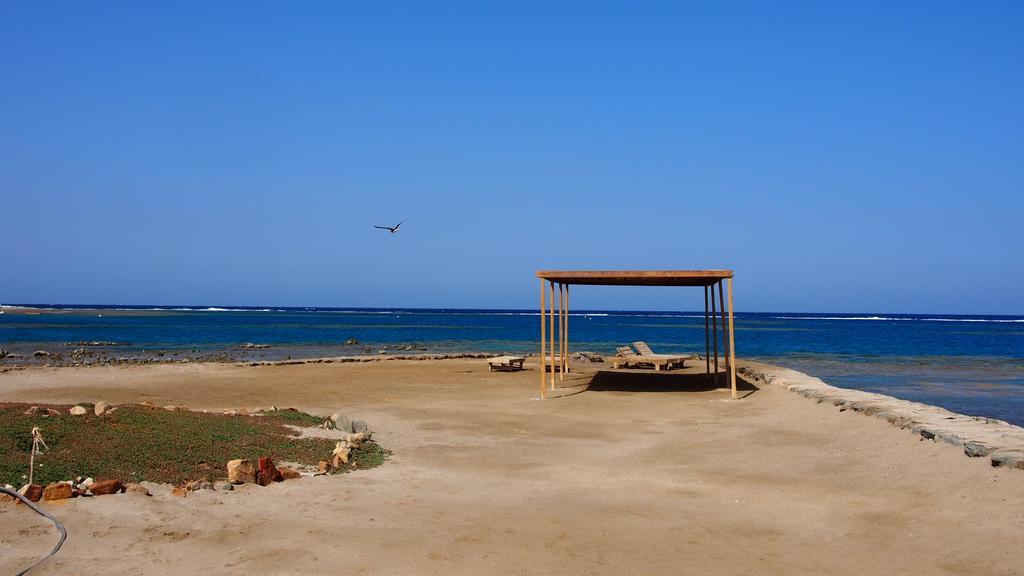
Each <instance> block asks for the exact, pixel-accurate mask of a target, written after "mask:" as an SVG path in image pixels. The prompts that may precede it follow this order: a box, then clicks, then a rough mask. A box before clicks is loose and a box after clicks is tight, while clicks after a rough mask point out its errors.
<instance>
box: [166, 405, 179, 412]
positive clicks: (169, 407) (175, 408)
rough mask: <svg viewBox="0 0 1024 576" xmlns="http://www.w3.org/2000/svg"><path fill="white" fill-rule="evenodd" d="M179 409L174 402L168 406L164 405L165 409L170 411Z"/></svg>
mask: <svg viewBox="0 0 1024 576" xmlns="http://www.w3.org/2000/svg"><path fill="white" fill-rule="evenodd" d="M177 409H178V407H177V406H175V405H173V404H168V405H167V406H164V410H167V411H168V412H174V411H175V410H177Z"/></svg>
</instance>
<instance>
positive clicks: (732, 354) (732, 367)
mask: <svg viewBox="0 0 1024 576" xmlns="http://www.w3.org/2000/svg"><path fill="white" fill-rule="evenodd" d="M728 282H729V378H730V380H731V383H732V399H733V400H735V399H736V398H737V396H736V331H735V328H734V327H733V321H732V278H729V279H728Z"/></svg>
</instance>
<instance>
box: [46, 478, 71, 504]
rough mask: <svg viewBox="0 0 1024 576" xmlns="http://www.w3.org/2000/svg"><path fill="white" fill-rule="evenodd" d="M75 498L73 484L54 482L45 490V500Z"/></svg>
mask: <svg viewBox="0 0 1024 576" xmlns="http://www.w3.org/2000/svg"><path fill="white" fill-rule="evenodd" d="M68 498H74V494H73V493H72V490H71V484H68V483H67V482H54V483H53V484H50V485H49V486H47V487H46V488H44V489H43V500H66V499H68Z"/></svg>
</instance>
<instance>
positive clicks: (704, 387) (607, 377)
mask: <svg viewBox="0 0 1024 576" xmlns="http://www.w3.org/2000/svg"><path fill="white" fill-rule="evenodd" d="M718 389H724V390H728V386H720V385H716V384H715V376H714V374H666V373H663V372H618V371H616V372H610V371H603V370H602V371H599V372H597V373H596V374H594V377H593V378H592V379H591V380H590V384H589V385H587V391H588V392H710V391H711V390H718ZM736 389H737V390H738V391H743V392H746V394H743V395H742V396H741V397H746V396H749V395H750V394H753V393H754V392H756V391H757V390H758V388H757V386H754V385H753V384H751V383H750V382H747V381H746V380H744V379H742V378H737V379H736Z"/></svg>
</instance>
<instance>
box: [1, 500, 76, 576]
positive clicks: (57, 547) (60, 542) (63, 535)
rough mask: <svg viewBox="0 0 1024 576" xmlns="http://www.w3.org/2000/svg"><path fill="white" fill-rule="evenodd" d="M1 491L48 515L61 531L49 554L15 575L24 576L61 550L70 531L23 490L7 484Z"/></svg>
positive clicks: (43, 514)
mask: <svg viewBox="0 0 1024 576" xmlns="http://www.w3.org/2000/svg"><path fill="white" fill-rule="evenodd" d="M0 492H3V493H4V494H10V495H11V496H14V497H15V498H18V499H19V500H21V501H22V502H24V503H25V504H28V507H29V508H31V509H33V510H35V511H36V512H38V513H39V514H41V515H42V516H44V517H46V519H47V520H49V521H50V522H53V525H54V526H56V527H57V531H58V532H60V540H58V541H57V544H56V545H55V546H54V547H53V550H50V553H49V554H47V555H46V556H43V557H42V558H40V559H39V560H37V561H36V563H35V564H33V565H31V566H29V567H28V568H25V569H24V570H22V571H21V572H18V573H16V574H15V575H14V576H23V575H24V574H28V571H29V570H31V569H33V568H35V567H36V566H39V565H40V564H42V563H43V562H46V561H47V560H49V559H50V557H51V556H53V555H54V554H56V553H57V550H60V547H61V546H63V545H64V541H65V540H67V539H68V531H67V530H65V529H64V525H63V524H61V523H60V520H57V519H56V518H54V517H53V516H50V515H49V514H48V513H47V512H46V511H44V510H43V509H41V508H40V507H38V506H36V504H35V502H33V501H31V500H29V499H28V498H26V497H25V496H24V495H23V494H22V493H21V492H18V491H17V490H12V489H11V488H7V487H5V486H0Z"/></svg>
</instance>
